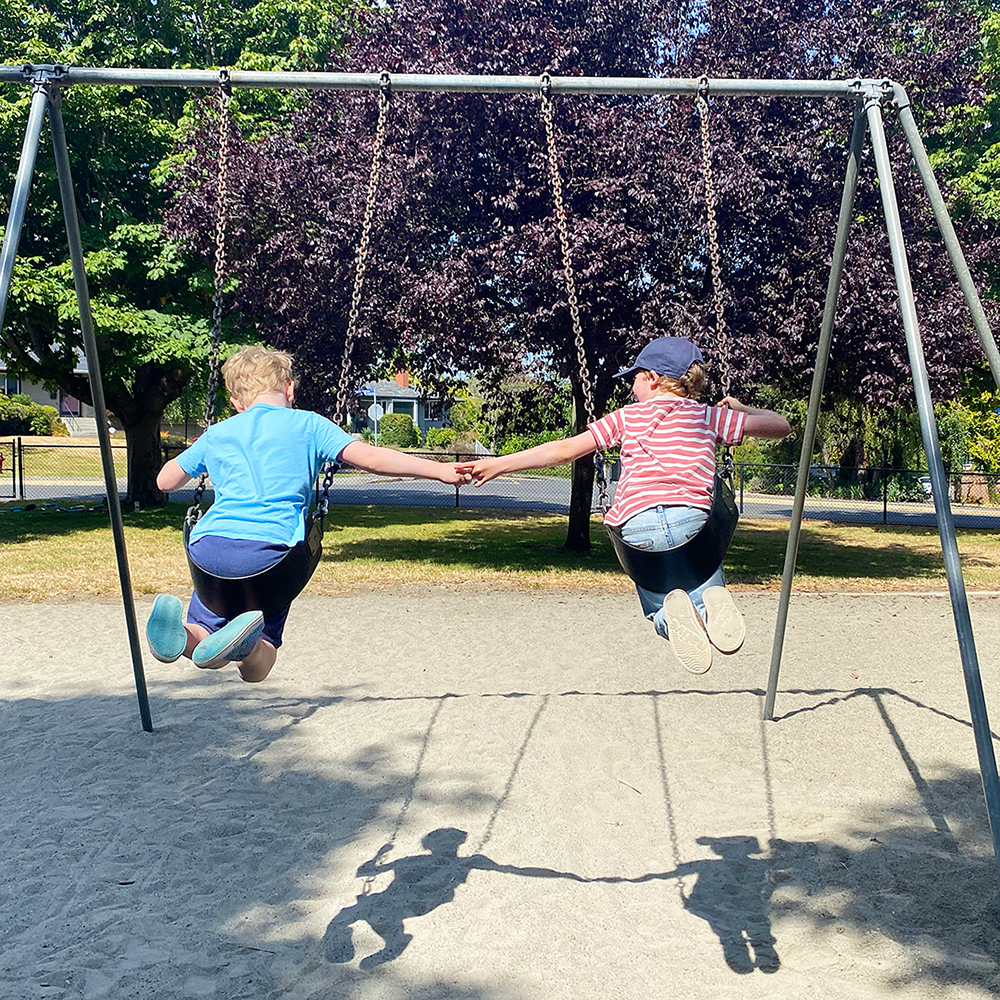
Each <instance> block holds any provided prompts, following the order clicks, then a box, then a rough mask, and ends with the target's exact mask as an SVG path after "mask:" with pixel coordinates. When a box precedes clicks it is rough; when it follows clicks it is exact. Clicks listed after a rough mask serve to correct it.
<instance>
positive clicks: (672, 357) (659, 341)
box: [615, 337, 704, 378]
mask: <svg viewBox="0 0 1000 1000" xmlns="http://www.w3.org/2000/svg"><path fill="white" fill-rule="evenodd" d="M696 361H704V358H703V357H702V355H701V351H699V350H698V348H697V347H695V345H694V344H692V343H691V341H690V340H688V339H687V338H685V337H657V338H656V340H651V341H650V342H649V343H648V344H647V345H646V346H645V347H644V348H643V349H642V350H641V351H640V352H639V355H638V357H636V359H635V364H634V365H629V367H628V368H623V369H622V370H621V371H620V372H617V373H616V374H615V378H624V377H625V376H626V375H634V374H635V373H636V372H638V371H651V372H656V374H657V375H669V376H670V378H680V377H681V376H682V375H686V374H687V371H688V369H689V368H690V367H691V365H693V364H694V363H695V362H696Z"/></svg>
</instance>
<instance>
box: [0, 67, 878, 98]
mask: <svg viewBox="0 0 1000 1000" xmlns="http://www.w3.org/2000/svg"><path fill="white" fill-rule="evenodd" d="M39 70H40V71H49V72H55V73H58V75H59V81H60V84H61V85H64V86H71V85H81V84H82V85H87V86H120V85H126V86H136V87H185V88H196V87H200V88H203V89H212V90H214V89H217V88H218V86H219V73H218V70H198V69H142V68H137V69H129V68H124V67H100V68H97V67H90V66H32V67H29V73H28V74H26V72H25V67H23V66H0V83H23V82H24V81H25V79H26V78H27V76H28V75H30V72H34V71H39ZM228 82H229V84H230V86H232V87H234V88H255V89H269V90H371V91H378V90H379V89H380V87H381V86H382V82H383V81H382V75H381V73H378V72H376V73H280V72H264V71H256V70H236V69H234V70H230V71H229V80H228ZM880 82H881V79H879V80H867V79H866V80H780V79H775V80H748V79H733V78H726V79H718V80H717V79H710V80H709V81H708V85H709V89H710V91H711V93H713V94H715V95H716V96H718V95H720V94H724V95H727V96H732V97H768V96H770V97H777V96H785V97H788V96H794V97H803V98H806V99H809V98H824V97H848V96H851V95H852V94H853V93H855V92H856V89H857V87H858V86H859V85H867V84H877V83H880ZM703 86H704V80H703V78H702V77H678V78H668V77H613V76H612V77H600V76H566V77H558V76H553V77H551V89H552V93H554V94H645V95H648V96H654V95H657V94H690V95H694V94H697V93H698V92H699V90H701V89H702V87H703ZM540 87H541V76H490V75H476V76H473V75H464V74H443V73H393V74H392V90H393V93H399V92H401V91H414V92H424V93H478V94H500V93H507V94H509V93H530V94H537V93H538V91H539V89H540Z"/></svg>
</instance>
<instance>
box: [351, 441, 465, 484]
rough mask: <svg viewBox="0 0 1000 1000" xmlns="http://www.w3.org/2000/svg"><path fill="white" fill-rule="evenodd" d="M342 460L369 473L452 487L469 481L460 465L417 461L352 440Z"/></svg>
mask: <svg viewBox="0 0 1000 1000" xmlns="http://www.w3.org/2000/svg"><path fill="white" fill-rule="evenodd" d="M340 457H341V458H342V459H343V460H344V461H345V462H350V463H351V465H356V466H357V467H358V468H359V469H364V470H365V471H366V472H379V473H383V474H386V475H390V476H416V477H417V478H419V479H436V480H438V481H439V482H442V483H448V484H449V485H450V486H460V485H461V484H462V483H467V482H469V476H468V474H467V473H464V472H459V471H458V468H459V467H458V466H456V465H454V464H449V463H447V462H434V461H432V460H431V459H429V458H418V457H417V456H416V455H407V454H406V453H405V452H402V451H393V450H392V449H391V448H378V447H376V446H375V445H371V444H365V442H364V441H352V442H351V443H350V444H349V445H347V447H346V448H344V450H343V451H342V452H341V453H340Z"/></svg>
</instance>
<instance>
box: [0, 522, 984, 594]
mask: <svg viewBox="0 0 1000 1000" xmlns="http://www.w3.org/2000/svg"><path fill="white" fill-rule="evenodd" d="M0 510H2V506H0ZM184 510H185V506H184V505H183V504H176V503H175V504H170V505H169V506H167V507H166V508H163V509H158V510H145V511H140V512H138V513H135V512H132V511H126V512H125V513H124V515H123V516H124V521H125V535H126V545H127V547H128V554H129V566H130V571H131V576H132V585H133V589H134V590H135V592H136V593H138V594H152V593H158V592H159V591H171V592H175V593H183V592H185V591H186V590H188V589H189V586H190V584H189V580H188V574H187V565H186V562H185V559H184V553H183V549H182V545H181V522H182V519H183V516H184ZM565 535H566V517H565V516H563V515H534V516H527V515H524V514H520V513H517V514H514V513H506V512H502V511H479V510H474V511H473V510H454V509H451V508H448V509H432V508H413V507H359V506H337V507H332V508H331V516H330V517H329V518H328V528H327V534H326V539H325V543H324V553H323V561H322V562H321V563H320V566H319V568H318V569H317V571H316V575H315V576H314V578H313V580H312V582H311V584H310V588H309V589H310V592H311V593H313V594H341V593H347V592H350V591H354V590H365V589H372V588H383V587H385V588H388V587H397V586H400V585H406V584H422V585H426V584H437V585H442V586H463V585H480V586H487V587H493V588H508V589H511V588H512V589H521V590H568V591H591V592H604V593H629V592H630V591H631V584H630V583H629V582H628V580H627V579H626V578H625V577H624V576H623V574H622V573H621V570H620V569H619V568H618V564H617V562H616V560H615V556H614V552H613V550H612V548H611V545H610V543H609V542H608V540H607V537H606V536H605V534H604V531H603V529H602V528H601V525H600V521H599V519H597V518H595V520H594V530H593V533H592V540H593V543H594V544H593V548H592V549H591V551H590V552H588V553H583V554H579V553H571V552H567V551H565V549H563V547H562V545H563V541H564V540H565ZM787 535H788V525H787V522H780V521H770V520H768V521H754V520H744V521H741V522H740V526H739V528H738V529H737V532H736V536H735V538H734V539H733V544H732V545H731V546H730V549H729V555H728V558H727V560H726V572H727V579H728V582H729V583H730V585H731V586H732V587H733V589H734V590H737V591H739V590H740V589H764V590H777V589H779V587H780V585H781V568H782V565H783V563H784V554H785V544H786V540H787ZM958 544H959V551H960V552H961V554H962V562H963V569H964V573H965V580H966V585H967V587H968V588H969V589H970V590H971V589H975V590H1000V533H996V532H982V531H960V532H959V535H958ZM0 569H2V572H0V599H14V600H45V599H49V598H55V597H60V596H64V595H80V596H88V595H89V596H98V597H109V596H113V595H114V594H116V593H117V592H118V574H117V569H116V565H115V557H114V543H113V540H112V536H111V529H110V525H109V523H108V518H107V515H106V514H104V513H101V512H79V513H58V512H42V511H21V512H12V513H0ZM945 588H946V580H945V575H944V565H943V561H942V558H941V552H940V542H939V539H938V536H937V531H936V529H934V528H913V527H897V526H885V525H877V526H858V525H843V524H834V523H829V522H824V521H807V522H806V523H805V525H804V527H803V530H802V537H801V544H800V547H799V559H798V568H797V573H796V577H795V589H796V590H800V591H803V590H806V591H827V592H835V591H850V592H856V591H882V590H909V591H913V590H918V591H919V590H943V589H945Z"/></svg>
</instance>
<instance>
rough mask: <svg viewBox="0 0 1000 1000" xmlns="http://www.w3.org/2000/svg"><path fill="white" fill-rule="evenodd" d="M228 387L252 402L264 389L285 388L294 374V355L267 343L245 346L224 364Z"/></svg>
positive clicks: (233, 393) (242, 399) (241, 399)
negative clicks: (264, 345)
mask: <svg viewBox="0 0 1000 1000" xmlns="http://www.w3.org/2000/svg"><path fill="white" fill-rule="evenodd" d="M222 374H223V377H224V378H225V380H226V389H228V390H229V395H230V396H232V397H233V399H238V400H239V401H240V402H241V403H242V404H243V405H244V406H249V405H250V404H251V403H252V402H253V401H254V400H255V399H256V398H257V397H258V396H259V395H260V394H261V393H262V392H284V391H285V386H286V385H287V384H288V383H289V382H292V381H294V379H293V378H292V356H291V355H290V354H286V353H285V352H284V351H269V350H268V349H267V348H266V347H259V346H257V345H251V346H249V347H241V348H240V349H239V350H238V351H237V352H236V353H235V354H234V355H232V356H231V357H229V358H227V359H226V362H225V364H224V365H223V366H222Z"/></svg>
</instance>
